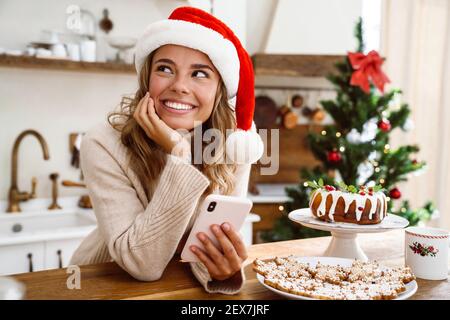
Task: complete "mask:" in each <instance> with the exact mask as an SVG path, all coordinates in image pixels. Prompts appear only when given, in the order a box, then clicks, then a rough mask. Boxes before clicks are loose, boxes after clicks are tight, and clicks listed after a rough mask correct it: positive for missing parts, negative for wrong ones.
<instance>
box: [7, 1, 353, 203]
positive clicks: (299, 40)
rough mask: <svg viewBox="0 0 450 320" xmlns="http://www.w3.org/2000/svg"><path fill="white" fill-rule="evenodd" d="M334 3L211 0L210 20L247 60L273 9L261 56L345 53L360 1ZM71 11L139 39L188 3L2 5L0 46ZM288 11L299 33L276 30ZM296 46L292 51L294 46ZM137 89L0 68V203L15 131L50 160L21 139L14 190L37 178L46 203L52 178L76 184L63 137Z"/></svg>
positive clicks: (82, 76) (96, 77)
mask: <svg viewBox="0 0 450 320" xmlns="http://www.w3.org/2000/svg"><path fill="white" fill-rule="evenodd" d="M205 1H206V0H205ZM326 3H328V4H329V5H328V6H326V5H325V4H326ZM339 3H340V5H337V1H336V0H327V1H326V0H320V1H305V0H302V1H295V2H289V1H283V0H280V1H279V3H278V1H277V0H247V1H244V0H215V1H214V13H215V15H216V16H218V17H219V18H221V19H223V20H224V21H225V22H226V23H228V24H229V25H230V27H231V28H232V29H233V30H234V31H235V33H236V34H237V36H238V37H239V38H240V39H241V41H242V43H243V44H244V45H245V46H246V47H247V48H248V51H249V53H250V54H253V53H255V52H261V51H262V49H263V44H264V43H265V40H266V34H267V32H269V31H268V30H269V26H268V25H269V22H270V21H271V19H270V17H271V16H272V15H273V14H274V13H273V8H274V7H275V5H276V4H281V6H280V7H279V9H278V10H277V12H276V15H275V17H276V18H277V20H276V22H275V26H274V29H273V32H271V33H270V39H267V40H269V41H268V42H267V43H268V47H267V49H268V51H266V52H282V51H280V50H284V53H292V52H295V53H311V52H313V53H344V52H345V50H348V49H349V48H353V45H352V44H351V43H350V40H349V38H352V30H353V23H354V20H355V19H354V17H355V16H357V15H358V13H357V12H360V9H361V7H360V0H346V1H340V2H339ZM71 4H78V5H80V6H81V7H82V8H85V9H88V10H90V11H92V12H93V13H94V15H95V16H96V17H97V18H98V19H99V18H100V17H101V16H102V14H101V12H102V10H103V8H105V7H106V8H108V9H109V11H110V18H111V19H112V21H113V22H114V29H113V31H112V32H111V33H110V34H112V35H128V36H138V35H139V34H140V33H141V32H142V30H143V29H144V28H145V26H146V25H147V24H148V23H151V22H153V21H156V20H159V19H163V18H166V17H167V16H168V15H169V13H170V12H171V11H172V10H173V9H174V8H176V7H178V6H184V5H188V4H189V2H188V1H176V0H129V1H123V0H96V1H86V0H85V1H81V0H39V1H33V0H1V1H0V30H1V32H0V47H3V48H7V49H23V48H24V47H25V45H26V44H27V43H29V42H32V41H37V40H39V38H40V32H41V30H44V29H57V30H61V31H63V30H64V29H65V23H66V21H65V19H66V8H67V6H68V5H71ZM192 4H193V5H196V4H195V3H194V2H193V3H192ZM289 5H294V6H295V10H291V9H289ZM295 11H296V12H297V14H296V15H293V16H289V17H294V18H295V20H294V21H297V22H298V24H299V25H298V26H297V25H294V26H291V27H292V28H294V29H293V30H300V31H299V32H300V33H299V32H288V31H286V30H284V29H283V28H286V27H288V24H286V23H283V22H286V21H284V20H289V19H284V18H283V17H282V15H281V13H283V12H284V14H288V15H289V14H290V13H291V12H295ZM283 30H284V31H283ZM349 43H350V44H349ZM287 44H290V46H289V47H288V46H287ZM296 44H299V46H296V47H293V45H296ZM283 48H284V49H283ZM277 50H278V51H277ZM109 53H110V54H111V53H113V51H112V50H110V51H109ZM136 85H137V82H136V79H135V77H134V76H133V75H124V74H103V73H81V72H66V71H58V70H55V71H51V70H39V69H34V70H27V69H14V68H5V67H0V128H1V129H0V177H1V179H0V199H7V192H8V188H9V185H10V175H11V151H12V146H13V142H14V139H15V138H16V137H17V135H18V134H19V133H20V132H21V131H23V130H25V129H29V128H33V129H36V130H38V131H39V132H41V133H42V134H43V136H44V137H45V139H46V140H47V142H48V144H49V149H50V160H49V161H44V160H43V159H42V151H41V150H40V147H39V145H38V143H37V141H36V140H35V139H34V138H33V137H28V138H26V139H25V140H24V141H23V143H22V145H21V149H20V152H19V180H18V182H19V187H20V188H21V189H22V190H26V191H28V190H29V189H30V180H31V177H32V176H36V177H37V178H38V190H37V193H38V197H50V195H51V184H50V180H49V178H48V175H49V174H50V173H52V172H58V173H59V174H60V180H61V179H70V180H78V179H79V170H76V169H74V168H72V167H71V166H70V157H71V155H70V153H69V145H68V140H69V134H70V133H72V132H80V131H85V130H87V129H89V128H90V127H91V126H92V125H94V124H95V123H98V122H101V121H104V120H105V118H106V114H107V113H108V112H110V111H111V110H113V109H114V108H115V107H116V106H117V105H118V103H119V101H120V97H121V96H122V95H124V94H130V93H133V92H134V91H135V89H136ZM83 193H84V191H83V190H81V189H77V188H72V189H71V188H64V187H60V196H68V195H78V194H83Z"/></svg>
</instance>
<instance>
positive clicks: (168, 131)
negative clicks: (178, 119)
mask: <svg viewBox="0 0 450 320" xmlns="http://www.w3.org/2000/svg"><path fill="white" fill-rule="evenodd" d="M133 117H134V119H135V120H136V121H137V123H138V124H139V125H140V126H141V128H142V129H144V131H145V133H146V134H147V136H148V137H149V138H150V139H152V140H153V141H155V142H156V143H157V144H158V145H159V146H161V148H163V150H164V151H165V152H166V153H169V154H172V155H174V156H177V157H181V158H183V159H186V160H190V158H191V145H190V142H189V141H188V140H186V139H184V138H183V136H182V135H181V134H180V133H179V132H177V131H176V130H174V129H172V128H170V127H169V126H168V125H167V124H166V123H165V122H164V121H162V120H161V119H160V118H159V116H158V115H157V114H156V111H155V102H154V101H153V99H152V98H151V97H150V94H149V93H148V92H147V94H146V95H145V96H144V97H143V98H142V99H141V101H139V104H138V105H137V107H136V110H135V111H134V114H133Z"/></svg>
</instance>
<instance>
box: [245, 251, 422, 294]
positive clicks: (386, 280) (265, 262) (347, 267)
mask: <svg viewBox="0 0 450 320" xmlns="http://www.w3.org/2000/svg"><path fill="white" fill-rule="evenodd" d="M253 270H254V271H255V272H256V276H257V279H258V281H259V282H260V283H261V284H262V285H263V286H264V287H266V288H267V289H269V290H271V291H273V292H275V293H276V294H279V295H281V296H283V297H286V298H288V299H302V300H404V299H407V298H409V297H411V296H412V295H413V294H414V293H415V292H416V291H417V288H418V286H417V282H416V281H415V279H416V277H415V276H414V274H412V272H411V269H410V268H408V267H398V268H392V267H386V266H382V265H380V264H379V263H378V262H376V261H369V262H363V261H360V260H352V259H345V258H335V257H295V256H288V257H275V258H271V259H255V260H254V261H253Z"/></svg>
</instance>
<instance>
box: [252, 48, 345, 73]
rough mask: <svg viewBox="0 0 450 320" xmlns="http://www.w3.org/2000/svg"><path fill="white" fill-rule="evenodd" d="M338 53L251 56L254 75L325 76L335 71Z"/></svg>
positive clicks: (338, 58) (340, 58)
mask: <svg viewBox="0 0 450 320" xmlns="http://www.w3.org/2000/svg"><path fill="white" fill-rule="evenodd" d="M343 59H345V56H340V55H299V54H294V55H291V54H261V53H257V54H254V55H253V56H252V62H253V67H254V71H255V75H256V76H290V77H325V76H327V75H328V74H330V73H333V72H336V69H335V67H334V65H335V64H336V63H337V62H339V61H342V60H343Z"/></svg>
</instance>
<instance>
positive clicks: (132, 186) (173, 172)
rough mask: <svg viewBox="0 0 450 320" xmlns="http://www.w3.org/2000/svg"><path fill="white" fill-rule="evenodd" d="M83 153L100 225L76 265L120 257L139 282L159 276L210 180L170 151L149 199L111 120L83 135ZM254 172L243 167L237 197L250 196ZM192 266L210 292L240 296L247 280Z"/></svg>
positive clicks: (118, 260) (74, 260) (76, 257)
mask: <svg viewBox="0 0 450 320" xmlns="http://www.w3.org/2000/svg"><path fill="white" fill-rule="evenodd" d="M80 156H81V158H80V161H81V168H82V171H83V174H84V179H85V183H86V185H87V188H88V192H89V196H90V197H91V200H92V204H93V208H94V212H95V215H96V218H97V228H96V229H95V230H94V231H93V232H91V233H90V234H89V235H88V236H87V237H86V238H85V239H84V240H83V242H82V243H81V245H80V247H79V248H78V249H77V250H76V251H75V253H74V255H73V257H72V259H71V261H70V264H75V265H84V264H92V263H101V262H107V261H115V262H116V263H117V264H118V265H119V266H120V267H121V268H123V269H124V270H125V271H127V272H128V273H129V274H130V275H131V276H133V277H134V278H136V279H138V280H142V281H154V280H158V279H159V278H160V277H161V276H162V274H163V272H164V269H165V268H166V266H167V264H168V263H169V261H170V260H171V259H172V258H173V257H174V255H176V254H178V253H177V247H178V244H179V242H180V240H181V239H182V238H183V236H184V237H185V236H187V235H188V233H189V231H190V229H191V228H192V225H193V223H194V221H195V218H196V217H197V215H198V214H199V205H200V204H201V202H202V200H203V199H204V197H205V196H206V195H202V194H203V192H204V191H205V190H206V188H207V187H208V185H209V180H208V178H207V177H206V176H205V175H203V174H202V173H201V172H200V171H199V170H197V169H196V168H195V167H194V166H193V165H191V164H189V163H187V162H185V161H183V160H181V159H180V158H178V157H175V156H172V155H168V158H167V163H166V166H165V168H164V169H163V171H162V173H161V176H160V178H159V181H157V182H155V183H157V185H156V186H155V188H154V193H153V196H152V197H151V199H147V195H146V194H145V192H144V189H143V187H142V185H141V183H140V181H139V179H138V177H137V176H136V175H135V173H134V172H133V171H132V170H131V169H130V168H129V167H128V166H127V154H126V147H125V146H124V145H123V144H122V143H121V141H120V133H119V132H118V131H116V130H114V129H113V128H112V127H111V126H110V125H109V124H108V123H106V122H105V123H104V124H100V125H98V126H96V127H94V128H93V129H91V130H89V132H88V133H87V134H86V135H85V136H84V137H83V140H82V144H81V151H80ZM249 175H250V165H240V166H238V168H237V171H236V174H235V186H236V187H235V189H234V191H233V193H232V194H233V195H237V196H246V194H247V187H248V179H249ZM180 263H181V262H180ZM190 265H191V270H192V272H193V274H194V275H195V277H196V278H197V279H198V281H199V282H200V283H201V284H202V285H203V286H204V288H205V290H206V291H207V292H211V293H212V292H219V293H224V294H234V293H237V292H239V291H240V289H241V288H242V286H243V283H244V281H245V277H244V273H243V270H242V269H241V272H240V273H238V274H236V276H234V277H232V278H230V279H228V280H225V281H214V280H212V279H211V277H210V275H209V273H208V270H207V269H206V267H205V266H204V265H203V264H202V263H190Z"/></svg>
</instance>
